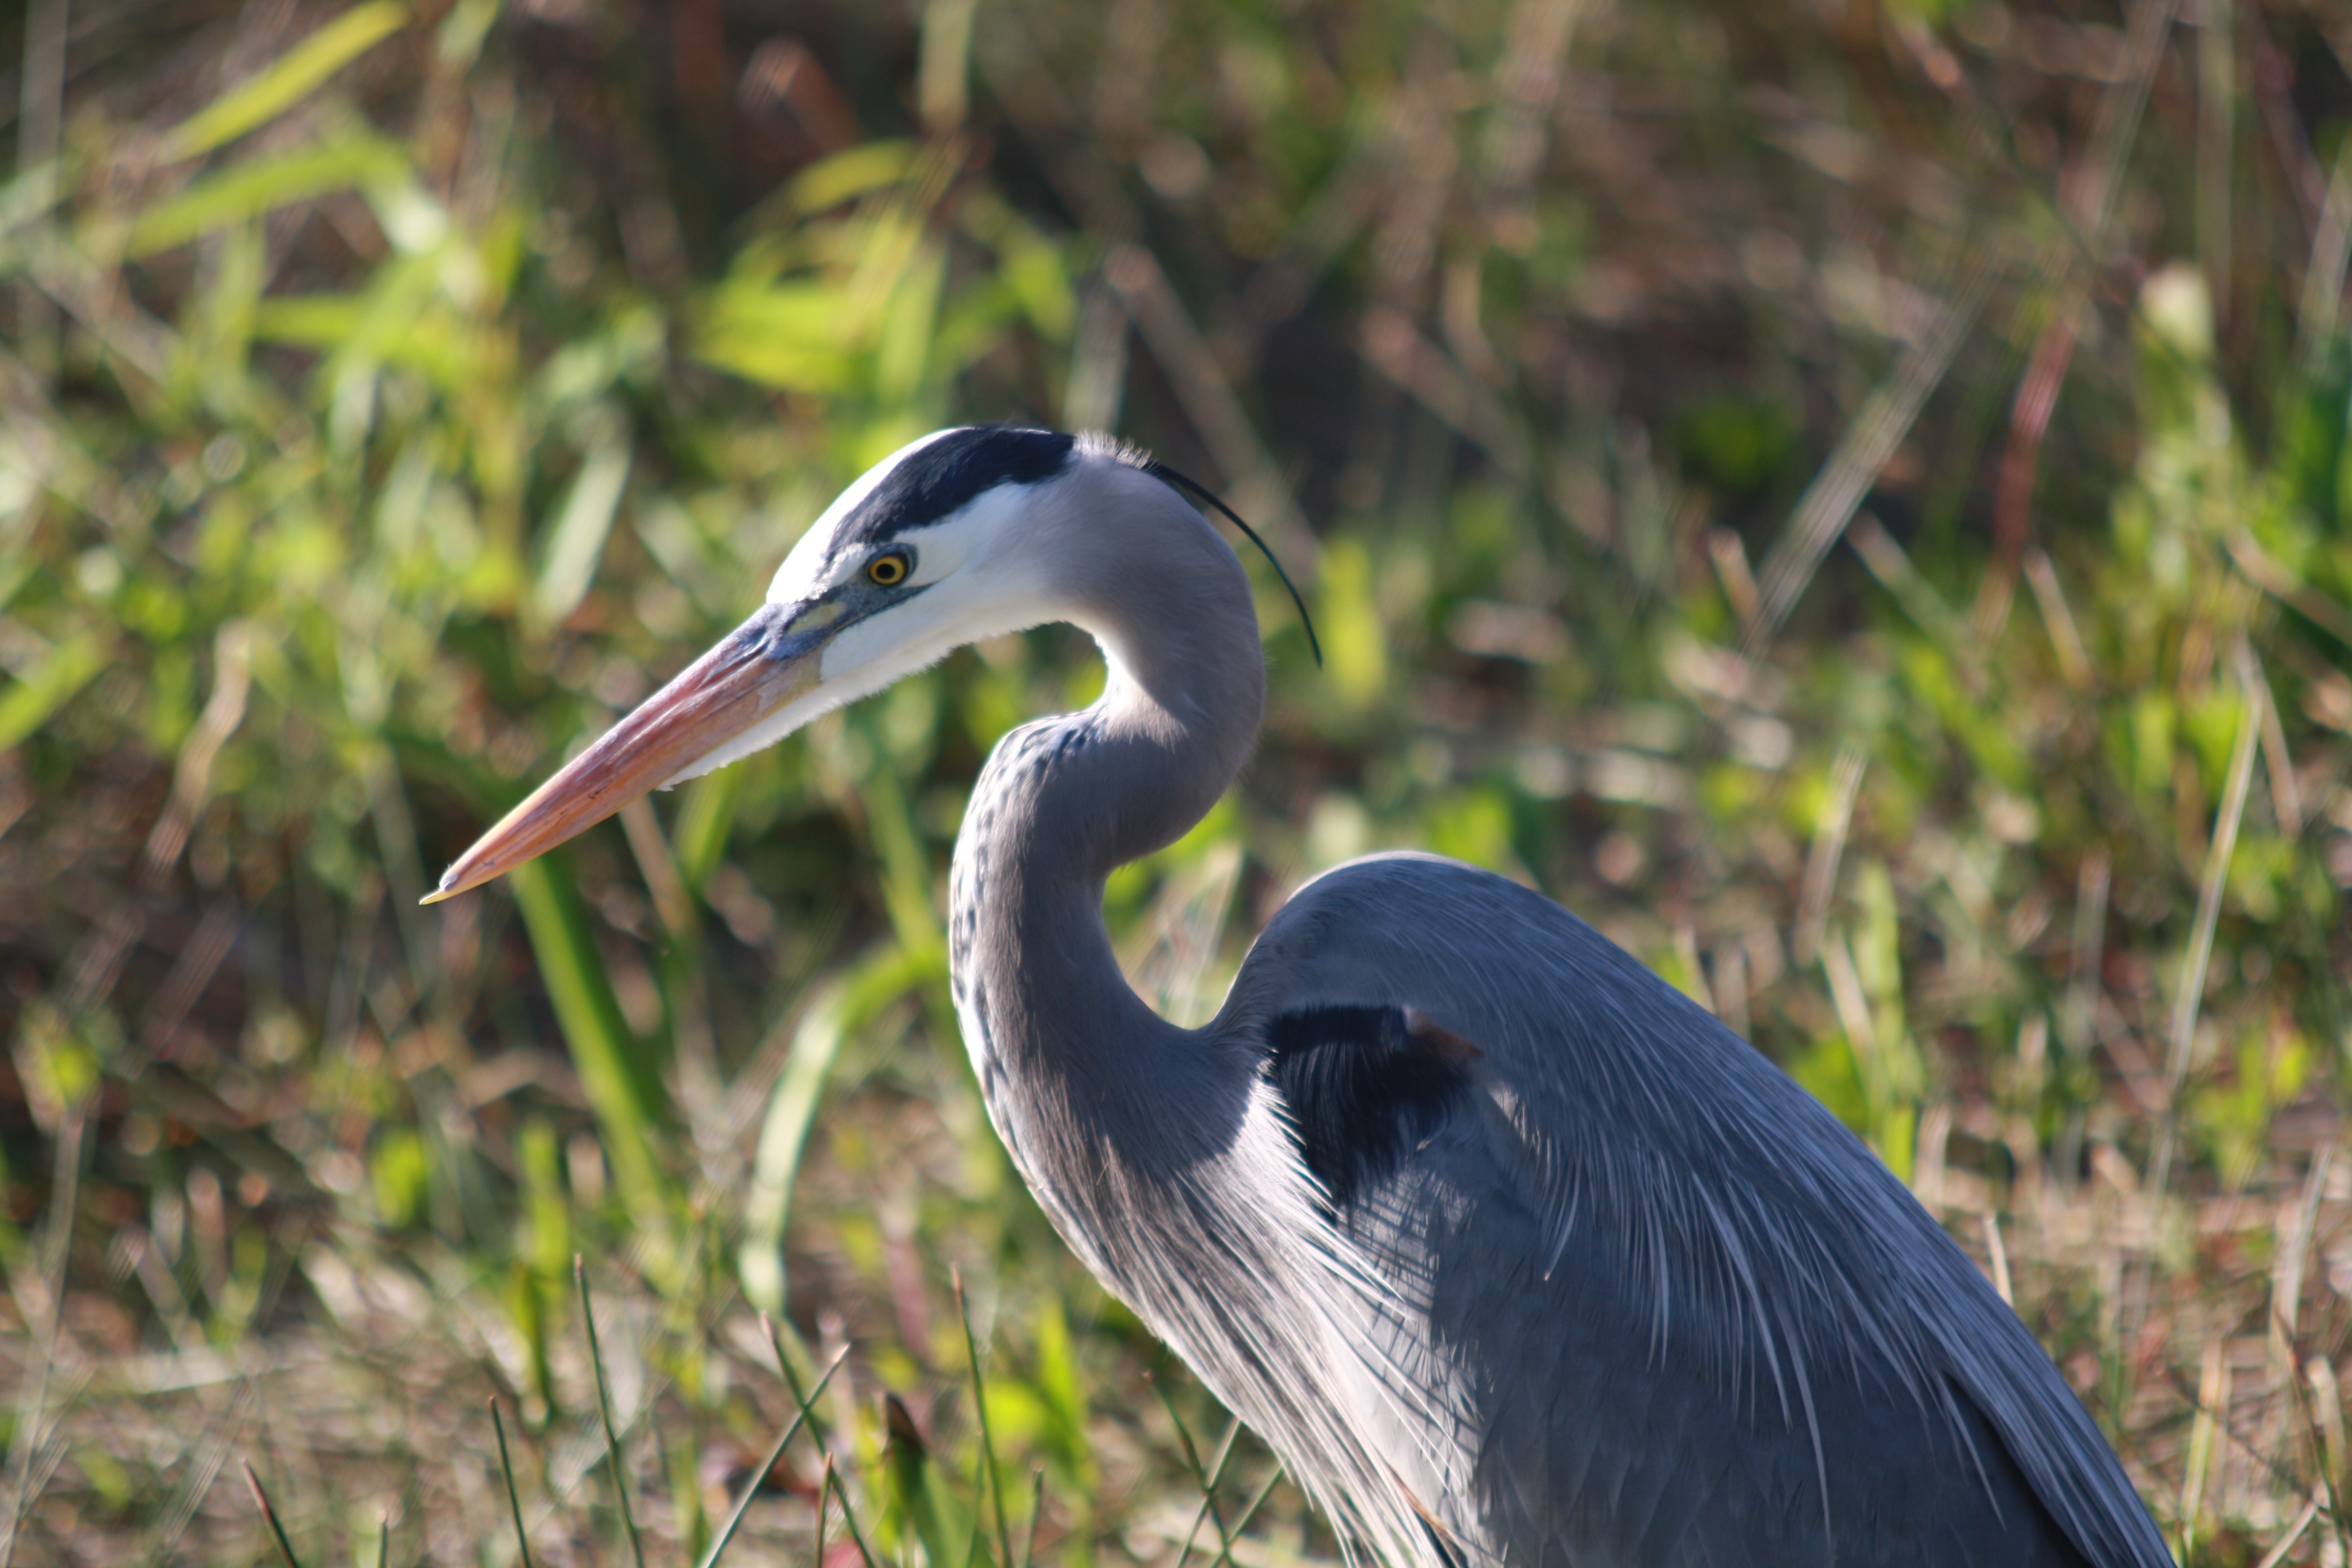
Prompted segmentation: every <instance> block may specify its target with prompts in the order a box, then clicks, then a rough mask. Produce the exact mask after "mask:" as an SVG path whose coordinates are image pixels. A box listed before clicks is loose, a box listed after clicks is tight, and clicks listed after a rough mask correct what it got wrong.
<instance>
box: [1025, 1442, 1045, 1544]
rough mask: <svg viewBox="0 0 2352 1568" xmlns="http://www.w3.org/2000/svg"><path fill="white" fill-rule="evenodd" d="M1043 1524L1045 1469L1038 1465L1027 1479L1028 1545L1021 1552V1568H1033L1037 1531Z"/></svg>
mask: <svg viewBox="0 0 2352 1568" xmlns="http://www.w3.org/2000/svg"><path fill="white" fill-rule="evenodd" d="M1044 1526H1045V1466H1043V1465H1040V1466H1038V1467H1037V1468H1036V1470H1035V1471H1034V1473H1033V1474H1032V1475H1031V1477H1030V1479H1029V1544H1028V1545H1026V1546H1024V1547H1023V1548H1022V1551H1021V1568H1035V1563H1036V1562H1037V1531H1039V1530H1040V1529H1042V1528H1044Z"/></svg>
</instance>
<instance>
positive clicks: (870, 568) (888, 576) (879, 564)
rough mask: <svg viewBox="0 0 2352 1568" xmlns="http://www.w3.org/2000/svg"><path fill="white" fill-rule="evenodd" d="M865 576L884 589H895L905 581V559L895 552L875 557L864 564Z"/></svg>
mask: <svg viewBox="0 0 2352 1568" xmlns="http://www.w3.org/2000/svg"><path fill="white" fill-rule="evenodd" d="M866 575H867V576H868V577H871V578H872V579H873V580H874V581H875V582H877V583H879V584H881V585H882V586H884V587H885V588H895V587H897V586H898V584H901V583H903V582H905V581H906V580H907V558H906V557H905V556H904V555H901V554H899V553H898V552H897V551H895V550H894V551H892V552H890V553H889V554H887V555H877V556H876V557H875V558H874V559H873V560H872V561H870V562H868V563H866Z"/></svg>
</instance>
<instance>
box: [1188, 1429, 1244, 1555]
mask: <svg viewBox="0 0 2352 1568" xmlns="http://www.w3.org/2000/svg"><path fill="white" fill-rule="evenodd" d="M1172 1414H1173V1412H1172V1411H1171V1415H1172ZM1180 1429H1181V1427H1180ZM1241 1435H1242V1422H1241V1417H1240V1416H1238V1415H1236V1416H1234V1424H1233V1425H1232V1426H1228V1427H1226V1428H1225V1440H1224V1441H1223V1442H1222V1443H1220V1444H1219V1445H1217V1462H1216V1463H1215V1464H1214V1465H1212V1466H1211V1467H1209V1468H1208V1469H1207V1470H1206V1471H1205V1472H1204V1471H1202V1468H1200V1465H1199V1464H1198V1462H1197V1461H1196V1462H1195V1463H1194V1465H1193V1468H1192V1475H1193V1479H1196V1480H1197V1481H1199V1482H1200V1486H1201V1509H1200V1511H1199V1512H1198V1513H1195V1514H1194V1515H1193V1516H1192V1529H1191V1530H1188V1531H1185V1532H1184V1546H1183V1550H1181V1551H1180V1552H1177V1553H1176V1568H1184V1562H1185V1559H1187V1558H1189V1557H1191V1556H1192V1542H1195V1541H1197V1540H1199V1539H1200V1537H1201V1525H1202V1521H1211V1522H1213V1523H1214V1524H1215V1525H1216V1527H1217V1550H1218V1555H1219V1556H1223V1554H1224V1553H1225V1552H1230V1551H1232V1550H1233V1544H1234V1536H1233V1531H1229V1530H1227V1529H1226V1528H1225V1516H1224V1514H1223V1512H1222V1511H1221V1510H1219V1509H1218V1507H1217V1489H1218V1488H1219V1487H1220V1486H1223V1484H1224V1479H1225V1467H1226V1466H1228V1465H1230V1464H1232V1463H1233V1462H1234V1445H1235V1444H1236V1443H1238V1442H1239V1441H1240V1439H1241Z"/></svg>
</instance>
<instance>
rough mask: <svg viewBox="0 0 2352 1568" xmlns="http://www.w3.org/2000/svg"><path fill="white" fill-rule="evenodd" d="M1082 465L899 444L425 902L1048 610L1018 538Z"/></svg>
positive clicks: (1054, 457)
mask: <svg viewBox="0 0 2352 1568" xmlns="http://www.w3.org/2000/svg"><path fill="white" fill-rule="evenodd" d="M1089 460H1095V461H1106V462H1114V463H1116V462H1119V461H1121V458H1120V455H1119V454H1118V453H1117V452H1116V451H1115V450H1114V449H1113V448H1112V447H1110V445H1109V444H1108V442H1101V441H1097V440H1093V439H1089V440H1085V441H1081V440H1080V439H1078V438H1076V437H1070V436H1065V435H1061V434H1058V433H1056V432H1054V431H1050V430H1019V429H1011V428H1006V427H1003V426H971V427H966V428H961V429H953V430H941V431H939V432H937V433H935V434H933V435H929V436H926V437H923V438H922V439H921V440H919V441H917V442H914V443H913V444H912V445H910V446H908V447H901V448H900V449H899V450H898V451H897V452H895V453H893V454H892V455H891V456H890V457H888V458H885V459H884V460H883V461H882V462H881V463H879V464H877V466H876V467H875V468H872V469H871V470H869V471H868V472H867V473H866V475H865V476H864V477H863V478H861V479H858V481H857V482H856V484H853V485H851V486H850V487H849V489H846V490H845V491H843V492H842V494H841V497H840V499H838V500H835V502H834V503H833V505H831V506H830V507H828V508H826V509H825V511H824V515H823V516H822V517H820V518H818V519H817V520H816V521H815V522H814V523H812V524H811V525H810V527H809V530H808V531H807V532H806V533H805V534H803V536H802V538H801V541H800V542H799V543H798V544H797V545H795V546H794V547H793V552H792V553H791V554H790V555H789V556H787V557H786V558H785V561H784V563H783V565H782V566H781V567H779V568H778V569H777V572H776V576H775V580H774V582H772V584H770V585H769V588H768V596H767V602H766V603H765V604H763V605H761V606H760V608H759V609H758V610H757V611H755V612H753V614H752V615H751V618H750V619H748V620H746V621H745V622H744V623H743V624H742V625H741V626H738V627H736V628H735V630H733V631H732V632H730V633H729V634H728V635H727V636H726V637H723V638H721V639H720V640H719V644H718V646H717V647H713V648H711V649H710V650H709V652H707V653H705V654H704V655H703V656H702V657H701V658H698V659H696V660H695V661H694V662H693V663H692V664H690V665H688V667H687V668H685V669H684V670H682V671H680V672H679V673H678V675H677V678H676V679H672V680H671V681H670V682H669V684H668V685H667V686H665V687H663V688H662V689H660V690H659V691H656V692H655V693H654V694H653V696H651V697H649V698H647V699H646V700H645V701H644V702H643V703H642V704H640V705H639V706H638V707H637V708H636V710H635V711H633V712H631V713H630V714H629V715H628V716H627V717H626V718H625V719H623V720H622V721H620V722H619V723H618V724H615V725H614V727H613V728H612V729H611V730H609V731H606V732H605V733H604V736H603V738H601V739H600V740H598V741H597V742H595V743H594V744H593V745H592V746H590V747H589V748H588V749H587V750H586V751H584V752H581V753H580V754H579V755H578V756H577V757H574V758H573V759H572V761H571V762H570V763H567V764H566V765H565V766H564V767H563V768H562V770H561V771H560V772H558V773H556V774H555V776H554V777H552V778H551V779H549V780H548V781H547V782H546V783H545V784H541V786H540V787H539V788H538V789H537V790H535V791H534V792H532V794H531V795H530V798H529V799H527V800H525V801H524V802H523V803H522V804H521V805H518V806H516V807H515V808H514V810H512V811H510V812H509V813H508V814H507V815H506V816H505V817H504V818H503V819H501V820H500V821H499V824H498V825H497V826H494V827H492V828H491V829H490V830H489V831H488V833H485V834H484V835H483V836H482V837H480V838H479V839H478V840H477V841H476V842H475V844H474V846H473V847H471V848H469V849H467V851H466V852H465V854H463V855H461V856H459V857H458V858H457V861H456V863H455V864H453V865H451V866H450V868H449V869H448V870H447V871H446V873H445V874H444V875H443V876H442V879H441V885H440V886H439V887H438V888H437V889H435V890H434V892H433V893H432V894H431V895H429V896H428V897H427V898H426V900H425V902H427V903H433V902H436V901H437V900H441V899H446V898H449V897H452V896H454V895H456V894H457V893H461V892H464V891H466V890H467V889H469V888H475V887H478V886H480V885H481V884H482V883H484V882H487V881H489V880H491V879H493V878H496V877H499V876H501V875H503V874H504V873H506V872H508V871H509V870H512V869H513V868H515V867H517V866H519V865H520V864H522V863H523V862H524V861H526V860H529V859H531V858H534V857H536V856H538V855H541V854H543V853H545V852H546V851H547V850H549V849H551V848H553V847H555V846H557V845H558V844H561V843H562V842H563V841H564V840H565V839H567V838H571V837H573V836H575V835H577V834H579V833H582V832H584V831H586V830H587V829H588V828H590V827H592V826H594V825H596V824H597V823H599V822H602V821H603V820H604V818H606V817H607V816H612V815H613V814H614V812H616V811H618V810H620V809H621V808H622V807H623V806H625V805H628V804H629V803H630V802H631V801H633V800H635V799H636V798H637V797H639V796H640V795H645V794H646V793H647V792H648V791H651V790H654V789H657V788H660V787H662V786H664V785H666V784H677V783H679V782H681V781H683V780H686V779H690V778H693V777H695V776H697V775H698V774H701V773H709V771H710V770H711V769H713V768H716V767H719V766H722V765H723V764H725V763H730V762H733V761H734V760H735V759H736V758H738V757H741V756H746V755H749V754H750V753H751V752H755V751H758V750H760V749H761V747H763V746H769V745H772V744H774V743H775V742H778V741H781V740H782V739H783V738H784V737H785V736H786V735H789V734H791V733H792V732H793V731H795V730H797V729H799V728H800V727H801V726H803V724H806V723H808V722H809V721H811V720H814V719H815V718H816V717H818V716H819V715H820V714H823V713H826V712H829V711H831V710H833V709H835V708H838V707H840V706H841V705H843V704H844V703H846V702H853V701H855V700H857V699H858V698H860V697H864V696H866V695H868V694H870V693H872V692H875V691H878V690H880V689H882V688H884V687H886V686H887V685H889V684H890V683H891V682H892V681H894V680H897V679H898V678H899V677H901V676H904V675H907V674H909V673H911V672H913V671H915V670H918V669H920V668H924V667H925V666H927V665H929V664H932V663H935V662H936V661H938V660H939V659H940V658H943V657H945V656H946V655H947V654H948V653H950V651H952V650H953V649H955V648H957V647H961V646H962V645H963V644H965V643H969V642H976V641H979V640H980V639H982V638H983V637H995V636H998V635H1001V634H1003V633H1005V632H1010V631H1018V630H1020V629H1022V628H1024V627H1026V626H1036V625H1039V624H1041V623H1043V622H1045V621H1048V620H1054V619H1058V618H1062V617H1063V616H1065V615H1066V611H1067V606H1066V605H1064V604H1063V603H1062V598H1063V594H1062V592H1061V589H1060V586H1059V584H1060V581H1061V577H1062V574H1059V573H1057V571H1056V568H1055V552H1053V551H1050V550H1045V549H1040V548H1037V547H1036V545H1035V542H1034V540H1032V539H1030V538H1029V534H1030V533H1031V531H1033V528H1034V524H1035V521H1036V520H1037V519H1038V518H1039V516H1040V515H1041V514H1050V513H1051V511H1052V510H1053V509H1050V508H1043V509H1041V507H1040V502H1041V500H1044V499H1045V497H1046V496H1048V495H1050V494H1051V493H1052V492H1053V491H1054V489H1055V487H1056V485H1057V484H1058V483H1060V482H1062V481H1063V480H1064V479H1066V477H1067V476H1068V474H1069V473H1070V471H1071V470H1072V468H1073V466H1074V464H1083V463H1086V462H1087V461H1089ZM1155 488H1156V487H1155Z"/></svg>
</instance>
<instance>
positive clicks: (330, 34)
mask: <svg viewBox="0 0 2352 1568" xmlns="http://www.w3.org/2000/svg"><path fill="white" fill-rule="evenodd" d="M407 25H408V7H407V6H405V5H399V4H397V3H396V0H368V3H367V4H365V5H354V6H352V8H351V9H350V10H348V11H346V12H344V13H343V14H342V15H341V16H338V17H336V18H335V19H334V20H333V21H331V22H330V23H328V24H327V25H326V26H323V27H320V29H319V30H318V31H316V32H314V33H312V34H311V35H310V37H307V38H305V39H303V40H302V41H301V42H300V43H299V44H297V45H295V46H294V47H292V48H290V49H289V50H287V51H286V52H285V53H284V54H283V55H281V56H279V57H278V60H277V62H276V63H275V64H273V65H272V66H270V68H268V70H265V71H263V72H262V73H261V74H260V75H259V76H257V77H255V78H254V79H252V80H251V81H248V82H247V83H245V84H244V85H242V86H240V87H237V88H235V89H231V90H230V91H229V92H227V93H226V94H225V95H223V96H222V97H220V98H216V99H215V100H213V101H212V102H210V103H208V104H206V105H205V107H204V108H202V109H199V110H196V111H195V113H194V114H192V115H190V116H188V118H187V119H185V120H183V121H180V123H179V124H178V125H177V126H176V127H174V128H173V132H172V133H171V135H169V136H168V137H166V138H164V142H163V157H164V158H165V159H166V160H167V161H173V162H176V161H177V160H179V159H182V158H193V157H195V156H196V155H197V154H198V153H209V152H211V151H212V150H213V149H214V148H215V147H219V146H222V145H224V144H226V143H227V142H234V141H236V139H237V138H238V137H240V136H242V135H244V134H245V133H246V132H248V131H256V130H258V129H260V128H261V127H262V126H264V125H267V124H268V123H269V121H273V120H275V119H277V118H278V116H279V115H281V114H283V113H285V112H286V111H287V110H289V109H291V108H293V107H294V106H295V105H296V104H298V103H299V102H301V101H302V100H303V99H305V98H307V97H309V96H310V93H311V91H312V90H313V89H316V88H317V87H319V86H320V84H321V83H322V82H324V81H325V80H326V79H328V78H329V77H331V76H332V75H334V74H335V73H336V72H337V71H339V70H341V69H342V68H344V67H345V66H347V65H349V64H351V63H352V61H353V60H355V59H357V58H360V56H362V55H363V54H365V53H367V52H368V50H370V49H372V48H373V47H375V46H376V45H378V44H380V43H382V42H383V40H384V39H386V38H388V37H392V35H393V34H394V33H396V32H398V31H400V29H401V28H403V27H404V26H407Z"/></svg>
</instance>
